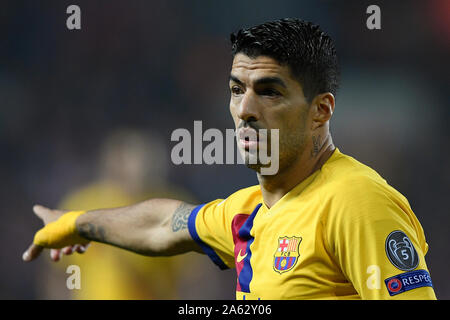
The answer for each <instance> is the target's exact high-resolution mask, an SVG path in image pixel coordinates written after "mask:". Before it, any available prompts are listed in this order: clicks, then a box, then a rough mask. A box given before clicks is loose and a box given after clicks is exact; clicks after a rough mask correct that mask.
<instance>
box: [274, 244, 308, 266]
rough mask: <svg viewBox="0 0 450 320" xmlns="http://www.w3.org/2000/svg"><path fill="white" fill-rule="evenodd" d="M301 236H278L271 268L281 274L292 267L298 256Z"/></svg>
mask: <svg viewBox="0 0 450 320" xmlns="http://www.w3.org/2000/svg"><path fill="white" fill-rule="evenodd" d="M301 241H302V238H301V237H281V238H278V247H277V251H275V254H274V259H273V269H274V270H275V271H276V272H278V273H280V274H282V273H283V272H287V271H289V270H291V269H292V268H294V266H295V264H296V263H297V260H298V257H299V256H300V252H299V247H300V242H301Z"/></svg>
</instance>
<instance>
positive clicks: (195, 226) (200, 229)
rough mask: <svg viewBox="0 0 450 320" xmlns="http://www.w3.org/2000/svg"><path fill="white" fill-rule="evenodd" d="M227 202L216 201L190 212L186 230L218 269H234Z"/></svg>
mask: <svg viewBox="0 0 450 320" xmlns="http://www.w3.org/2000/svg"><path fill="white" fill-rule="evenodd" d="M227 207H228V203H227V200H223V199H218V200H214V201H211V202H209V203H205V204H201V205H199V206H197V207H196V208H195V209H194V210H192V212H191V214H190V216H189V220H188V228H189V233H190V235H191V237H192V238H193V239H194V240H195V241H196V242H197V243H198V244H199V245H200V247H201V248H202V250H203V251H204V252H205V254H207V255H208V256H209V257H210V259H211V260H212V261H213V262H214V263H215V264H216V265H217V266H219V268H220V269H222V270H223V269H228V268H233V267H234V252H233V250H234V244H233V238H232V234H231V221H230V219H229V216H228V215H229V212H228V211H229V210H227Z"/></svg>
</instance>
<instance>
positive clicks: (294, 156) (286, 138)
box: [239, 128, 307, 173]
mask: <svg viewBox="0 0 450 320" xmlns="http://www.w3.org/2000/svg"><path fill="white" fill-rule="evenodd" d="M280 131H281V130H280ZM271 133H272V132H271V131H269V134H268V135H267V139H266V140H265V141H267V142H265V141H264V142H262V143H261V141H260V142H258V145H257V148H254V149H253V150H251V149H250V150H247V149H244V148H243V147H242V146H241V147H240V148H239V151H240V153H241V156H242V158H243V160H244V163H245V165H246V166H247V168H249V169H252V170H254V171H256V172H257V173H261V169H262V168H270V167H271V165H272V162H273V161H274V158H273V157H278V159H277V161H278V172H277V173H281V172H282V171H284V169H286V168H289V167H291V166H292V165H293V164H294V163H295V162H296V161H298V159H299V158H300V157H301V156H302V155H303V153H304V152H305V148H306V141H307V136H306V134H305V133H304V130H303V129H300V128H299V129H298V130H296V131H295V132H292V131H290V132H289V131H288V132H282V133H283V134H281V133H280V136H279V137H276V138H278V139H279V143H278V150H272V138H273V137H272V134H271ZM260 153H262V154H264V155H266V159H269V162H267V160H266V159H265V160H266V161H262V159H261V158H260Z"/></svg>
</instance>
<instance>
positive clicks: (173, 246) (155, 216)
mask: <svg viewBox="0 0 450 320" xmlns="http://www.w3.org/2000/svg"><path fill="white" fill-rule="evenodd" d="M194 208H195V205H191V204H188V203H185V202H182V201H178V200H170V199H150V200H146V201H143V202H140V203H137V204H134V205H131V206H127V207H120V208H113V209H101V210H93V211H88V212H86V213H84V214H81V215H79V216H78V217H76V219H75V220H74V221H73V228H70V226H68V227H67V226H65V225H63V223H65V224H67V222H64V216H65V217H66V218H67V215H65V212H63V211H59V210H51V209H48V208H45V207H42V206H34V208H33V210H34V212H35V213H36V215H38V216H39V217H40V218H41V219H42V220H43V221H44V224H45V225H46V227H44V229H42V231H44V232H43V233H44V235H46V232H47V229H49V230H50V227H51V228H52V229H51V231H50V232H52V231H53V230H57V231H59V230H64V231H63V233H64V234H58V236H57V237H55V236H53V235H52V236H51V237H49V240H48V241H46V243H45V244H42V241H36V237H35V241H34V242H33V244H32V245H31V246H30V247H29V248H28V249H27V251H25V253H24V255H23V260H25V261H31V260H33V259H35V258H36V257H38V256H39V254H40V253H41V252H42V250H43V248H44V247H46V248H50V249H61V248H62V247H64V248H63V249H62V250H63V252H66V253H67V252H68V251H70V252H71V251H72V247H74V246H75V248H76V251H78V252H81V251H83V248H84V247H83V246H80V243H81V245H85V244H86V243H88V242H89V241H97V242H102V243H106V244H110V245H113V246H116V247H120V248H123V249H126V250H129V251H133V252H136V253H139V254H143V255H148V256H170V255H176V254H181V253H185V252H189V251H197V252H202V250H201V249H200V247H199V246H198V245H197V244H196V243H195V241H194V240H193V239H192V238H191V236H190V234H189V231H188V229H187V220H188V217H189V215H190V213H191V211H192V209H194ZM70 223H72V222H70ZM49 224H52V226H48V225H49ZM46 228H47V229H46ZM66 229H67V230H66ZM41 233H42V232H41ZM58 237H59V238H58ZM61 237H62V238H64V237H66V238H65V239H61ZM58 241H59V242H58ZM61 244H62V245H61ZM54 260H55V259H54Z"/></svg>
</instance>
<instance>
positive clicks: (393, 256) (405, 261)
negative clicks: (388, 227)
mask: <svg viewBox="0 0 450 320" xmlns="http://www.w3.org/2000/svg"><path fill="white" fill-rule="evenodd" d="M386 255H387V256H388V258H389V261H390V262H391V263H392V264H393V265H394V266H395V267H396V268H397V269H400V270H403V271H411V270H414V269H415V268H417V266H418V265H419V256H418V255H417V251H416V249H415V248H414V246H413V244H412V242H411V240H409V238H408V236H407V235H406V234H405V233H404V232H402V231H400V230H396V231H392V232H391V233H390V234H389V235H388V236H387V238H386Z"/></svg>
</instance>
